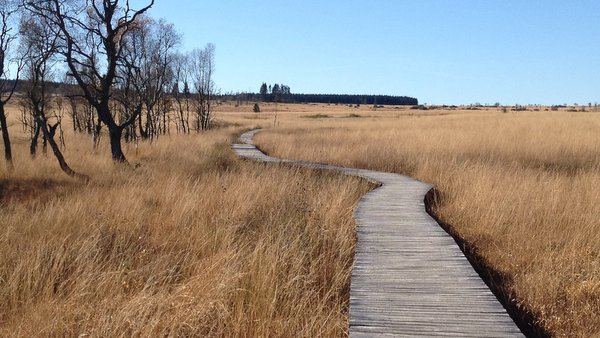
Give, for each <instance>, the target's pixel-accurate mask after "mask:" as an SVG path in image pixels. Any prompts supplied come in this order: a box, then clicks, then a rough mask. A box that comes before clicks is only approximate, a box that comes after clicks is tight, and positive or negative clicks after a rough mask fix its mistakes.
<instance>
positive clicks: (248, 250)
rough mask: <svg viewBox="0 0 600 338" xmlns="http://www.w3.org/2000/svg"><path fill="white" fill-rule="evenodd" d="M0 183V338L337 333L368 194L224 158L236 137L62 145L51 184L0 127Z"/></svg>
mask: <svg viewBox="0 0 600 338" xmlns="http://www.w3.org/2000/svg"><path fill="white" fill-rule="evenodd" d="M12 130H13V131H14V134H13V135H14V137H13V140H14V147H15V151H14V153H15V166H16V168H15V169H16V170H15V171H14V173H12V174H8V173H6V172H5V171H4V168H3V166H2V172H1V173H0V175H1V177H0V203H1V208H0V304H2V305H1V306H0V336H3V337H6V336H29V337H39V336H53V337H68V336H70V337H81V336H88V335H89V336H95V337H109V336H110V337H115V336H141V337H148V336H281V337H289V336H296V335H301V336H343V335H345V334H346V333H347V330H348V319H347V306H348V290H349V278H350V272H351V271H350V269H351V264H352V259H353V253H354V243H355V232H354V221H353V219H352V210H353V207H354V205H355V203H356V202H357V200H358V199H359V197H360V196H361V195H362V194H363V193H364V192H366V191H367V190H368V189H370V186H369V185H368V184H367V183H366V182H363V181H360V180H358V179H351V178H347V177H342V176H339V175H335V174H331V173H319V172H315V171H309V170H301V169H290V168H287V167H277V166H265V165H261V164H256V163H251V162H245V161H241V160H238V159H237V158H235V156H234V155H233V153H232V152H231V151H230V149H229V146H228V144H229V142H230V141H231V140H232V135H234V134H235V133H236V132H237V131H238V130H239V128H224V129H219V130H216V131H210V132H205V133H202V134H201V135H191V136H172V137H170V138H168V137H163V138H161V139H159V140H158V142H157V143H155V144H153V145H150V144H145V143H141V144H140V145H139V147H137V148H136V147H133V146H128V147H127V150H126V153H127V155H128V157H129V159H130V161H131V162H137V163H140V164H141V167H139V168H137V169H135V170H134V169H131V168H120V167H115V166H114V165H113V163H112V161H111V160H110V158H109V152H108V150H107V145H106V144H102V145H101V147H100V149H98V150H97V151H93V149H92V141H91V139H90V138H89V137H87V136H78V135H72V134H69V135H67V150H66V152H65V155H66V158H67V160H68V161H70V163H71V165H72V166H73V167H74V169H76V170H79V171H80V172H82V173H85V174H88V175H90V176H91V177H92V180H91V181H90V182H89V183H87V184H85V183H79V182H77V181H74V180H71V179H68V178H67V177H66V176H65V175H64V174H62V173H61V172H60V171H59V169H58V165H57V164H56V163H55V160H54V158H53V157H52V155H51V154H49V155H48V156H43V155H39V156H38V158H37V159H35V160H31V159H30V158H29V155H28V149H27V147H26V146H27V144H26V137H25V136H24V135H22V134H20V132H19V130H18V126H17V125H16V124H13V126H12Z"/></svg>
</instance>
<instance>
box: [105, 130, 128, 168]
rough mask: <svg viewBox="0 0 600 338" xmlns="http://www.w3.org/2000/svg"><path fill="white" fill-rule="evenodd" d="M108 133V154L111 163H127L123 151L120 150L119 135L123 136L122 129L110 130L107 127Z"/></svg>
mask: <svg viewBox="0 0 600 338" xmlns="http://www.w3.org/2000/svg"><path fill="white" fill-rule="evenodd" d="M108 131H109V134H110V153H111V155H112V159H113V161H115V162H120V163H127V159H126V158H125V154H123V150H122V149H121V135H122V134H123V129H122V128H121V127H119V126H113V127H112V128H110V127H109V128H108Z"/></svg>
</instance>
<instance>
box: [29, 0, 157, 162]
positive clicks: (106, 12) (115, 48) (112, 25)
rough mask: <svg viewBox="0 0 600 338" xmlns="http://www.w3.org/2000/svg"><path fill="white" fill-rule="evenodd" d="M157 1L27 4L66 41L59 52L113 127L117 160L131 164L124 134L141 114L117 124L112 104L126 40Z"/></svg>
mask: <svg viewBox="0 0 600 338" xmlns="http://www.w3.org/2000/svg"><path fill="white" fill-rule="evenodd" d="M152 5H154V0H151V1H150V3H149V4H147V5H146V6H144V7H142V8H140V9H133V8H132V7H131V4H130V1H129V0H121V1H119V0H26V1H25V7H26V8H27V9H29V10H30V11H32V12H33V13H35V14H36V15H40V16H42V17H44V18H45V19H46V20H48V23H49V26H50V27H51V28H52V29H54V30H55V31H54V33H55V34H57V35H58V36H59V37H60V42H61V43H60V48H59V52H60V53H61V54H62V55H63V56H64V58H65V60H66V62H67V66H68V68H69V75H70V76H72V77H73V78H74V79H75V81H76V82H77V84H78V85H79V87H80V88H81V90H82V92H83V96H84V97H85V99H86V100H87V102H88V103H89V104H90V105H91V106H92V107H93V108H94V109H95V111H96V114H97V115H98V119H99V120H100V121H101V122H102V123H103V124H104V125H106V126H107V128H108V132H109V137H110V148H111V155H112V159H113V160H114V161H115V162H125V163H126V162H127V159H126V157H125V154H124V153H123V150H122V147H121V138H122V134H123V129H124V128H126V127H127V126H129V125H130V124H132V123H134V121H135V118H136V114H137V113H139V110H138V111H134V113H133V114H131V116H130V117H129V119H128V120H126V121H117V120H116V119H115V115H114V114H113V112H112V111H111V107H110V103H111V98H112V94H113V90H114V86H115V83H116V81H117V76H118V75H117V74H118V72H117V68H118V67H119V66H120V65H121V64H122V62H123V50H124V40H125V38H126V36H127V35H128V34H129V33H130V31H131V30H132V29H133V28H134V27H135V22H136V20H137V18H138V17H139V16H140V15H142V14H143V13H145V12H146V11H148V9H150V8H151V7H152Z"/></svg>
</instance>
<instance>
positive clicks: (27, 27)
mask: <svg viewBox="0 0 600 338" xmlns="http://www.w3.org/2000/svg"><path fill="white" fill-rule="evenodd" d="M20 31H21V48H22V54H23V61H24V65H25V74H26V75H27V77H26V80H27V86H26V88H27V99H28V100H29V102H30V107H31V108H32V112H33V121H34V129H35V131H34V135H33V138H32V142H31V147H30V149H31V153H32V155H35V151H36V147H37V138H38V135H39V132H40V130H41V132H42V133H43V137H44V145H46V143H48V144H50V147H51V148H52V152H53V153H54V156H55V157H56V159H57V161H58V163H59V165H60V168H61V169H62V170H63V172H65V173H66V174H67V175H69V176H71V177H74V178H78V179H82V180H84V181H87V180H88V179H89V178H88V177H87V176H86V175H82V174H79V173H77V172H75V171H73V169H71V167H70V166H69V165H68V164H67V162H66V160H65V158H64V156H63V154H62V152H61V150H60V147H59V145H58V144H57V143H56V141H55V139H54V137H55V134H56V130H57V128H58V127H59V126H60V123H61V118H60V117H59V118H57V121H56V123H55V124H53V125H52V124H49V123H48V117H47V114H46V111H47V110H48V109H49V107H50V97H49V94H48V91H47V88H46V84H47V80H48V78H49V77H50V76H51V69H52V67H53V66H54V64H55V62H56V52H57V41H58V36H57V35H55V34H54V33H53V32H52V31H51V30H50V29H49V26H48V25H46V24H45V22H44V21H43V20H42V19H41V18H39V17H36V16H25V17H24V18H23V20H22V21H21V28H20ZM61 133H62V129H61ZM59 138H61V135H60V134H59Z"/></svg>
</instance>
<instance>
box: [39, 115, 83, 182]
mask: <svg viewBox="0 0 600 338" xmlns="http://www.w3.org/2000/svg"><path fill="white" fill-rule="evenodd" d="M38 120H39V121H38V125H40V127H41V129H42V132H43V133H44V138H45V139H46V140H47V141H48V143H49V144H50V148H52V152H53V153H54V156H55V157H56V160H57V161H58V164H59V165H60V169H62V171H63V172H64V173H65V174H67V175H69V176H70V177H73V178H76V179H78V180H82V181H84V182H87V181H89V180H90V177H89V176H87V175H84V174H80V173H78V172H76V171H74V170H73V169H71V167H69V165H68V164H67V161H65V157H64V156H63V154H62V152H61V151H60V148H59V147H58V144H56V142H55V141H54V134H55V133H56V127H58V123H56V124H55V125H54V126H50V127H49V128H48V124H47V120H46V117H45V116H44V115H43V114H40V113H39V112H38Z"/></svg>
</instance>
